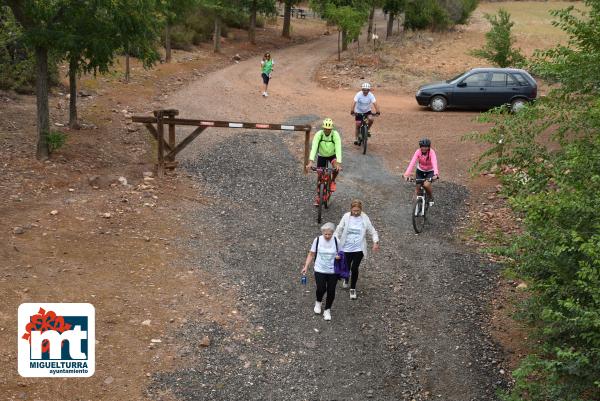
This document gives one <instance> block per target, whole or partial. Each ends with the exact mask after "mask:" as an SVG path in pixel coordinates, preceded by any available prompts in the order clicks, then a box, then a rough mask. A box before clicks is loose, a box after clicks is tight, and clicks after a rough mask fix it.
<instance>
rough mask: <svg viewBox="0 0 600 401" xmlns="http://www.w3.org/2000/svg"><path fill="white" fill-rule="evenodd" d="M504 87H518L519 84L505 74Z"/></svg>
mask: <svg viewBox="0 0 600 401" xmlns="http://www.w3.org/2000/svg"><path fill="white" fill-rule="evenodd" d="M506 86H519V82H518V81H517V80H516V79H515V78H513V76H512V75H511V74H506Z"/></svg>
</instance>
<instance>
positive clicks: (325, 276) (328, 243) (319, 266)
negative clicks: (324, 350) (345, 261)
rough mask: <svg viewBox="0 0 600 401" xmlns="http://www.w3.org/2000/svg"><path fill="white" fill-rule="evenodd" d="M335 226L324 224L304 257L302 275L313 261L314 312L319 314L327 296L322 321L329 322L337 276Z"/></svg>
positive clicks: (337, 257)
mask: <svg viewBox="0 0 600 401" xmlns="http://www.w3.org/2000/svg"><path fill="white" fill-rule="evenodd" d="M334 229H335V224H333V223H325V224H323V226H322V227H321V234H322V235H320V236H318V237H317V238H315V239H314V240H313V243H312V246H311V247H310V251H309V252H308V255H307V256H306V261H305V262H304V267H303V268H302V274H303V275H305V274H306V272H307V271H308V267H309V266H310V264H311V263H312V261H313V259H314V261H315V264H314V271H315V283H316V284H317V300H316V302H315V308H314V312H315V313H316V314H320V313H321V309H322V302H323V297H324V296H325V294H327V300H326V301H325V310H323V319H325V320H331V305H333V300H334V299H335V286H336V285H337V275H336V274H335V270H334V262H335V259H339V258H340V257H339V256H338V254H337V253H338V240H337V238H335V237H334V236H333V230H334Z"/></svg>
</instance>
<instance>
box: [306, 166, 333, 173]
mask: <svg viewBox="0 0 600 401" xmlns="http://www.w3.org/2000/svg"><path fill="white" fill-rule="evenodd" d="M310 169H311V170H312V171H317V172H332V173H333V172H334V171H336V170H335V169H334V168H333V167H311V168H310Z"/></svg>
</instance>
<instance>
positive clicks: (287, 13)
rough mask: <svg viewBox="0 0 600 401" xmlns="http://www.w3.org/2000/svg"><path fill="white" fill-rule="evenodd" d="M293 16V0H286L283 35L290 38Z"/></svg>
mask: <svg viewBox="0 0 600 401" xmlns="http://www.w3.org/2000/svg"><path fill="white" fill-rule="evenodd" d="M291 18H292V1H291V0H286V2H285V5H284V8H283V31H282V33H281V36H283V37H284V38H288V39H289V38H290V37H291V35H290V31H291V24H292V22H291Z"/></svg>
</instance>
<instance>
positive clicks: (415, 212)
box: [410, 177, 433, 234]
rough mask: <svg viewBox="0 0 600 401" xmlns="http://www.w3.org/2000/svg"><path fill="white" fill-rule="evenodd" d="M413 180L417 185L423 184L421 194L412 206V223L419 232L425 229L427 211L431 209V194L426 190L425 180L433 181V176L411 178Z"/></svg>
mask: <svg viewBox="0 0 600 401" xmlns="http://www.w3.org/2000/svg"><path fill="white" fill-rule="evenodd" d="M410 181H411V182H415V183H416V184H417V185H419V184H420V185H421V190H420V192H419V195H417V197H416V198H415V201H414V203H413V208H412V224H413V228H414V229H415V232H416V233H417V234H419V233H421V232H422V231H423V227H425V221H427V211H428V210H429V196H428V195H427V191H426V190H425V185H423V183H425V181H429V182H432V181H433V177H432V178H416V179H411V180H410Z"/></svg>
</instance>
